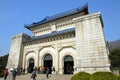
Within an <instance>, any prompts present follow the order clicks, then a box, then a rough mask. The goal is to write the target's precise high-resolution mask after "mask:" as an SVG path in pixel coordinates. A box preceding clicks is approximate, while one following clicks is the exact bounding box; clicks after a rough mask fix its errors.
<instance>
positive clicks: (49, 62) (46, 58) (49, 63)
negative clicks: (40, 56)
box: [44, 54, 53, 74]
mask: <svg viewBox="0 0 120 80" xmlns="http://www.w3.org/2000/svg"><path fill="white" fill-rule="evenodd" d="M52 65H53V58H52V56H51V55H50V54H46V55H45V56H44V67H45V68H47V67H48V68H49V70H50V74H51V68H52Z"/></svg>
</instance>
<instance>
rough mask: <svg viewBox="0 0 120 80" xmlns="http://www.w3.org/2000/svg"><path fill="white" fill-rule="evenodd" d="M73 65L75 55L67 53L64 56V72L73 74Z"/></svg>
mask: <svg viewBox="0 0 120 80" xmlns="http://www.w3.org/2000/svg"><path fill="white" fill-rule="evenodd" d="M73 66H74V60H73V57H72V56H70V55H67V56H66V57H65V58H64V74H73V71H74V69H73Z"/></svg>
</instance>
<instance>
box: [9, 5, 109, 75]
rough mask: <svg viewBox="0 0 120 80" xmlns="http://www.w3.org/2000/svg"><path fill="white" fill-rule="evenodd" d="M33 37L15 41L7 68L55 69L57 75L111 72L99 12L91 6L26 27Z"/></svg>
mask: <svg viewBox="0 0 120 80" xmlns="http://www.w3.org/2000/svg"><path fill="white" fill-rule="evenodd" d="M25 28H27V29H29V30H30V31H31V32H32V33H33V36H32V37H31V36H29V35H27V34H24V33H22V34H18V35H16V36H14V37H13V38H12V43H11V48H10V53H9V58H8V64H7V68H11V67H13V68H17V67H22V68H25V69H27V68H33V67H40V66H44V67H49V68H51V67H52V66H54V67H55V70H56V73H57V74H70V70H71V69H72V70H74V73H77V72H80V71H85V72H88V73H94V72H97V71H110V63H109V59H108V54H109V51H108V48H107V47H106V46H107V44H106V41H105V37H104V33H103V22H102V18H101V14H100V12H98V13H91V14H89V13H88V5H84V6H83V7H81V8H76V9H72V10H69V11H66V12H63V13H60V14H56V15H54V16H50V17H46V18H44V19H43V20H41V21H40V22H37V23H33V24H30V25H25Z"/></svg>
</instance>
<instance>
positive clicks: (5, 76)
mask: <svg viewBox="0 0 120 80" xmlns="http://www.w3.org/2000/svg"><path fill="white" fill-rule="evenodd" d="M8 74H9V73H8V69H7V68H5V70H4V80H6V79H7V76H8Z"/></svg>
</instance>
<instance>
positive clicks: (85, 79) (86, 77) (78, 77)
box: [71, 72, 90, 80]
mask: <svg viewBox="0 0 120 80" xmlns="http://www.w3.org/2000/svg"><path fill="white" fill-rule="evenodd" d="M71 80H90V74H89V73H86V72H79V73H77V74H75V75H74V76H73V77H72V78H71Z"/></svg>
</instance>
